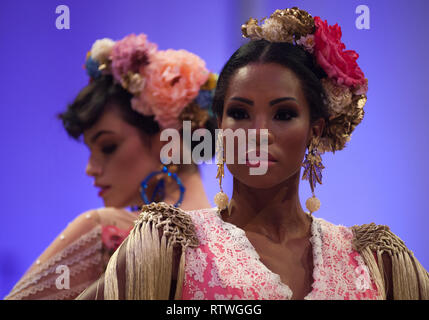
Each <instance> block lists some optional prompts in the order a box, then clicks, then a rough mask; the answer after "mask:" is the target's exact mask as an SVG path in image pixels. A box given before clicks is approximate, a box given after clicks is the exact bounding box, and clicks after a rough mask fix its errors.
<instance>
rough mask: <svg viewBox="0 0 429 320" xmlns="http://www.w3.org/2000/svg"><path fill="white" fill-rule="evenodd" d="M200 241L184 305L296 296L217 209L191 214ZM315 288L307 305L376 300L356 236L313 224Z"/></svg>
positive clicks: (189, 262)
mask: <svg viewBox="0 0 429 320" xmlns="http://www.w3.org/2000/svg"><path fill="white" fill-rule="evenodd" d="M189 214H190V215H191V217H192V220H193V221H194V223H195V227H196V232H197V236H198V238H199V241H200V245H199V247H198V248H194V249H188V250H187V253H186V266H185V280H184V285H183V292H182V298H183V299H197V300H200V299H224V300H225V299H291V298H292V296H293V292H292V291H291V290H290V288H289V287H288V286H287V285H286V284H284V283H282V281H281V279H280V276H279V275H278V274H275V273H273V272H271V271H270V270H269V269H268V268H267V267H266V266H265V265H264V264H263V263H262V262H261V261H260V258H259V255H258V253H257V252H256V250H255V248H254V247H253V246H252V244H251V243H250V241H249V240H248V238H247V237H246V235H245V232H244V230H242V229H240V228H238V227H236V226H234V225H232V224H230V223H226V222H224V221H223V220H222V219H221V218H220V217H219V216H218V214H217V210H216V209H206V210H198V211H191V212H189ZM311 233H312V235H311V238H310V241H311V244H312V250H313V262H314V270H313V284H312V290H311V292H310V293H309V294H308V295H307V296H306V297H305V299H317V300H322V299H323V300H325V299H335V300H338V299H376V297H377V290H376V287H375V284H374V282H373V281H372V279H371V277H370V274H369V271H368V268H367V267H366V266H365V264H364V262H363V259H362V257H361V256H360V255H359V254H358V253H357V252H356V251H354V250H353V249H352V238H353V234H352V231H351V230H350V229H349V228H347V227H344V226H336V225H333V224H331V223H329V222H327V221H325V220H323V219H320V218H313V222H312V226H311Z"/></svg>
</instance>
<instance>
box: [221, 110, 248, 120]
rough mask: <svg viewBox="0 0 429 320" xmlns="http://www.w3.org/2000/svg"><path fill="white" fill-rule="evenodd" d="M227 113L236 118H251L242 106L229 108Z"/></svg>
mask: <svg viewBox="0 0 429 320" xmlns="http://www.w3.org/2000/svg"><path fill="white" fill-rule="evenodd" d="M226 114H227V116H228V117H231V118H233V119H234V120H243V119H248V118H249V115H248V114H247V111H246V110H244V109H241V108H230V109H228V111H227V112H226Z"/></svg>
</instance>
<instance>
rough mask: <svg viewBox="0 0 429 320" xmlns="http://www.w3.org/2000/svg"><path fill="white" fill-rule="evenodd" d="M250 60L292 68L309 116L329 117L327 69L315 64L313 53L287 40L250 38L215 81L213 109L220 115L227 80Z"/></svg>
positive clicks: (249, 62)
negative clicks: (326, 87)
mask: <svg viewBox="0 0 429 320" xmlns="http://www.w3.org/2000/svg"><path fill="white" fill-rule="evenodd" d="M251 63H277V64H279V65H281V66H284V67H286V68H288V69H290V70H291V71H293V72H294V73H295V74H296V76H297V77H298V79H299V80H300V82H301V87H302V89H303V92H304V95H305V97H306V98H307V102H308V104H309V106H310V120H311V121H314V120H317V119H319V118H324V119H327V118H328V111H327V109H326V106H325V103H324V97H325V92H324V89H323V86H322V83H321V81H320V80H321V79H322V78H325V77H326V73H325V72H324V71H323V70H322V69H321V68H320V67H318V66H317V64H316V63H315V61H314V57H313V56H312V55H311V54H310V53H308V52H306V51H305V50H304V49H302V48H301V47H299V46H296V45H293V44H290V43H287V42H269V41H266V40H256V41H250V42H248V43H246V44H244V45H242V46H241V47H240V48H239V49H238V50H237V51H235V52H234V54H233V55H232V56H231V58H230V59H229V60H228V61H227V63H226V64H225V66H224V67H223V69H222V71H221V73H220V75H219V79H218V82H217V87H216V92H215V96H214V101H213V111H214V112H215V114H216V115H217V117H218V119H221V118H222V114H223V108H224V100H225V95H226V91H227V90H228V86H229V82H230V79H231V77H232V76H233V75H234V74H235V72H236V71H237V70H238V69H240V68H242V67H245V66H246V65H248V64H251Z"/></svg>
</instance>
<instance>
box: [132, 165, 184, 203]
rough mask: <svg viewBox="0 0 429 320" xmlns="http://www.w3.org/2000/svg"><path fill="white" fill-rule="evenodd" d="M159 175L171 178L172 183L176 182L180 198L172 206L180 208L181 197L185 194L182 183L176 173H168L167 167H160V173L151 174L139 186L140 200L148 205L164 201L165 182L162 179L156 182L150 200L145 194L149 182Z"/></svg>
mask: <svg viewBox="0 0 429 320" xmlns="http://www.w3.org/2000/svg"><path fill="white" fill-rule="evenodd" d="M159 174H167V177H171V178H173V179H174V181H176V183H177V185H178V186H179V190H180V197H179V200H178V201H177V202H176V203H175V204H174V206H175V207H180V205H181V204H182V201H183V196H184V194H185V187H184V186H183V185H182V182H181V181H180V179H179V177H178V176H177V174H176V173H172V172H169V171H168V168H167V166H162V169H161V171H154V172H152V173H151V174H149V175H148V176H147V177H146V178H145V179H144V180H143V181H142V183H141V184H140V195H141V198H142V199H143V201H144V203H145V204H150V203H152V202H161V201H162V200H164V198H165V180H164V179H160V180H159V181H158V182H157V184H156V186H155V190H154V192H153V194H152V197H151V199H150V200H149V198H148V197H147V194H146V190H147V188H148V183H149V180H150V179H152V178H153V177H155V176H157V175H159Z"/></svg>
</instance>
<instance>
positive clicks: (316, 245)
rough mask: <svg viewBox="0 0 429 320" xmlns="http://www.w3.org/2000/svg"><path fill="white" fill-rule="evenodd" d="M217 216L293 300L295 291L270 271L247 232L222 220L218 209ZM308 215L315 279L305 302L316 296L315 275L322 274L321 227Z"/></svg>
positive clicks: (314, 278)
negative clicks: (239, 237)
mask: <svg viewBox="0 0 429 320" xmlns="http://www.w3.org/2000/svg"><path fill="white" fill-rule="evenodd" d="M215 214H216V215H217V217H218V218H219V219H220V220H221V223H222V224H223V225H226V226H228V227H227V228H225V229H226V230H228V229H229V230H231V229H233V230H235V231H236V232H234V235H235V236H237V234H240V236H241V237H242V241H244V242H245V243H246V247H247V248H248V250H249V251H250V255H251V256H252V257H255V260H256V263H258V264H259V265H260V266H261V268H262V269H264V270H265V271H266V272H267V273H268V274H270V275H271V277H272V278H274V279H276V281H277V282H278V283H279V286H281V287H282V288H283V289H284V291H285V292H288V299H289V300H291V299H292V297H293V291H292V290H291V289H290V287H289V286H288V285H287V284H286V283H284V282H283V281H282V280H281V277H280V275H279V274H277V273H275V272H274V271H272V270H271V269H269V268H268V267H267V266H266V265H265V264H264V263H263V262H262V261H261V258H260V256H259V254H258V252H257V251H256V249H255V247H254V246H253V244H252V243H251V242H250V240H249V238H248V237H247V235H246V232H245V231H244V230H243V229H242V228H240V227H238V226H236V225H235V224H233V223H230V222H226V221H224V220H223V219H222V217H221V216H220V215H219V214H218V213H217V209H216V211H215ZM306 214H308V215H309V216H310V218H311V227H310V239H309V241H310V243H311V250H312V254H313V271H312V278H313V282H312V283H311V288H312V289H311V290H310V292H309V293H308V294H307V295H305V297H304V300H308V299H311V297H312V296H313V295H314V293H315V287H316V282H317V277H315V275H316V274H317V273H318V272H320V270H319V268H320V266H321V265H322V238H321V227H320V224H319V221H318V218H315V217H314V216H312V215H310V214H309V213H307V212H306Z"/></svg>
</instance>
